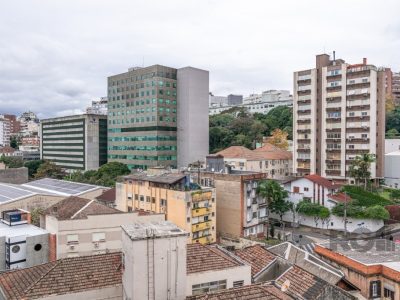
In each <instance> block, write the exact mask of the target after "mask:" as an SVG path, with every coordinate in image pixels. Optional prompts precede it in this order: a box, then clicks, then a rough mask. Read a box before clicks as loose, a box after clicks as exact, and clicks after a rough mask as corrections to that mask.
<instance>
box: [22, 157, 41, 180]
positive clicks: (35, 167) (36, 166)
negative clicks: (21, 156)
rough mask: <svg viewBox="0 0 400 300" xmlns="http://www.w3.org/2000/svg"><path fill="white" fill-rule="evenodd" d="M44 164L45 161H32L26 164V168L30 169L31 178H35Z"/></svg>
mask: <svg viewBox="0 0 400 300" xmlns="http://www.w3.org/2000/svg"><path fill="white" fill-rule="evenodd" d="M43 163H44V160H30V161H27V162H25V163H24V167H26V168H28V175H29V177H30V178H32V177H34V176H35V174H36V172H37V170H38V169H39V167H40V166H41V165H42V164H43Z"/></svg>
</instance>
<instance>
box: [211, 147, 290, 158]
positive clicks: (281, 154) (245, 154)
mask: <svg viewBox="0 0 400 300" xmlns="http://www.w3.org/2000/svg"><path fill="white" fill-rule="evenodd" d="M271 146H272V147H269V146H267V147H266V148H258V149H256V150H250V149H247V148H246V147H243V146H231V147H229V148H226V149H224V150H222V151H220V152H218V153H217V155H222V156H223V157H226V158H243V159H247V160H288V159H289V160H290V159H292V153H291V152H289V151H285V150H282V149H279V148H277V147H275V146H273V145H271Z"/></svg>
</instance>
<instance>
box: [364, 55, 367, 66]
mask: <svg viewBox="0 0 400 300" xmlns="http://www.w3.org/2000/svg"><path fill="white" fill-rule="evenodd" d="M366 64H367V58H366V57H364V58H363V65H366Z"/></svg>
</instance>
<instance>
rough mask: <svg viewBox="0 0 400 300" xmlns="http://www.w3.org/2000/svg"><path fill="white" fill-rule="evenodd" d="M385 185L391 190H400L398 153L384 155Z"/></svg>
mask: <svg viewBox="0 0 400 300" xmlns="http://www.w3.org/2000/svg"><path fill="white" fill-rule="evenodd" d="M385 184H386V185H387V186H389V187H391V188H395V189H398V188H400V151H399V150H397V151H394V152H390V153H387V154H385Z"/></svg>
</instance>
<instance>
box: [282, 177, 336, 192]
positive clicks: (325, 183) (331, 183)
mask: <svg viewBox="0 0 400 300" xmlns="http://www.w3.org/2000/svg"><path fill="white" fill-rule="evenodd" d="M303 178H305V179H308V180H310V181H312V182H314V183H316V184H319V185H322V186H323V187H326V188H328V189H338V188H340V187H341V186H342V184H341V183H339V182H336V183H335V182H334V181H330V180H328V179H326V178H324V177H322V176H319V175H317V174H310V175H305V176H304V177H295V178H293V179H292V180H290V181H287V182H286V183H289V182H293V181H296V180H300V179H303Z"/></svg>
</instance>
